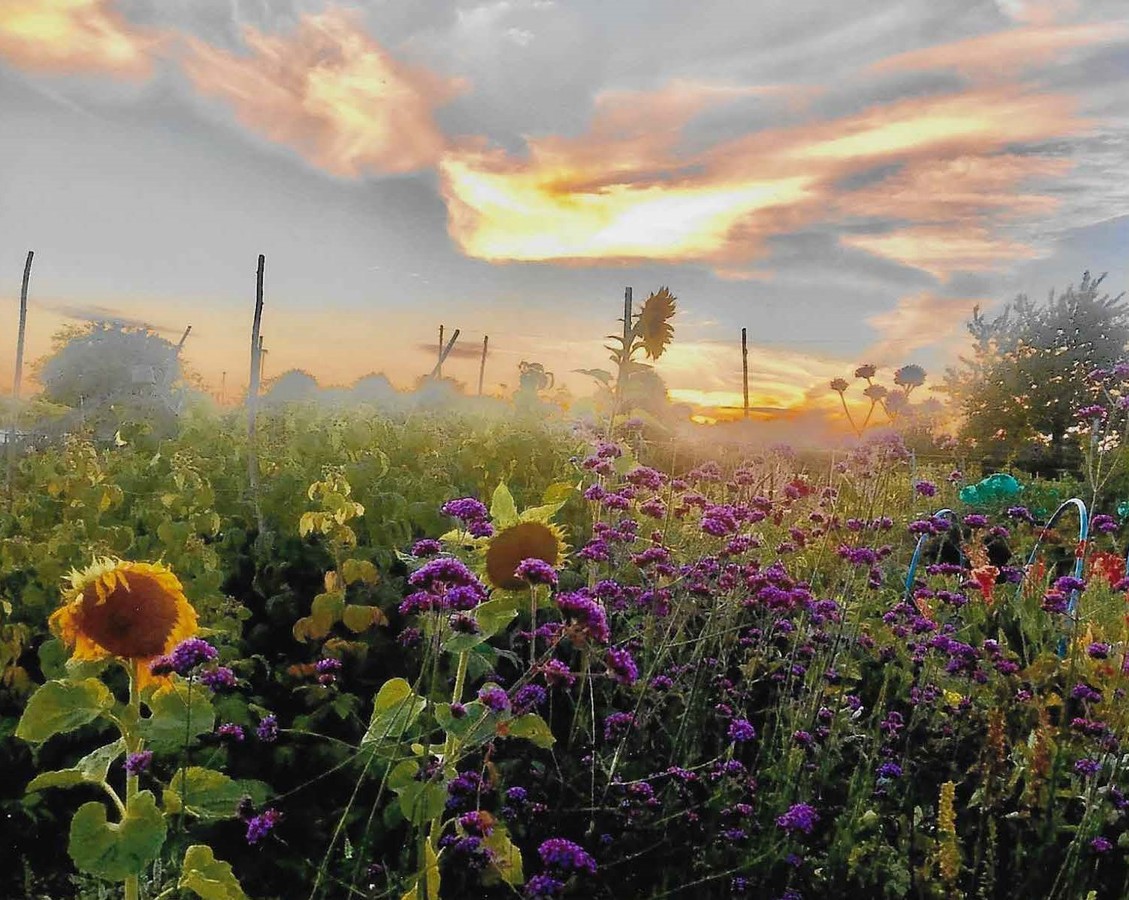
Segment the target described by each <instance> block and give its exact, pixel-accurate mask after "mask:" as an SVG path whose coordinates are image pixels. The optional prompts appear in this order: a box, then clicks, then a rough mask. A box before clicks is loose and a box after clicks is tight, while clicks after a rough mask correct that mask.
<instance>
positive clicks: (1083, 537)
mask: <svg viewBox="0 0 1129 900" xmlns="http://www.w3.org/2000/svg"><path fill="white" fill-rule="evenodd" d="M1072 506H1073V507H1075V508H1076V509H1077V510H1078V545H1077V546H1078V547H1081V548H1082V551H1083V552H1081V553H1079V552H1078V551H1077V550H1075V553H1074V577H1075V578H1079V579H1080V578H1081V577H1082V571H1083V567H1084V566H1085V563H1086V554H1085V546H1086V541H1087V540H1088V539H1089V536H1090V513H1089V510H1087V509H1086V504H1085V503H1084V502H1083V501H1081V500H1079V499H1078V498H1077V497H1071V498H1070V499H1069V500H1067V501H1065V502H1064V503H1063V504H1062V505H1061V506H1060V507H1059V508H1058V509H1056V510H1055V513H1054V515H1053V516H1051V517H1050V518H1049V519H1047V524H1046V525H1044V526H1043V528H1042V530H1041V532H1040V534H1039V537H1038V539H1037V540H1036V541H1035V546H1034V547H1032V548H1031V555H1030V556H1028V557H1027V565H1026V566H1024V567H1023V571H1024V574H1025V575H1026V573H1027V572H1029V571H1030V570H1031V566H1032V565H1033V564H1034V562H1035V557H1036V556H1038V555H1039V545H1040V544H1042V543H1043V535H1044V534H1045V533H1046V532H1047V530H1048V529H1050V528H1053V527H1054V526H1055V523H1056V522H1058V520H1059V519H1060V518H1061V517H1062V514H1063V513H1065V512H1067V511H1068V510H1069V509H1070V507H1072ZM1022 590H1023V584H1022V583H1020V585H1019V588H1018V589H1017V591H1016V595H1015V596H1016V598H1018V597H1019V595H1020V593H1021V592H1022ZM1078 596H1079V594H1078V591H1076V590H1075V591H1071V592H1070V602H1069V603H1068V604H1067V606H1066V611H1067V613H1068V614H1069V615H1070V617H1071V620H1073V617H1074V613H1075V611H1076V610H1077V609H1078ZM1058 655H1059V656H1060V657H1064V656H1066V637H1065V636H1063V638H1062V639H1061V640H1060V641H1059V643H1058Z"/></svg>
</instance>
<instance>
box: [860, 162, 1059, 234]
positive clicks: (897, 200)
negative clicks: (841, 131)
mask: <svg viewBox="0 0 1129 900" xmlns="http://www.w3.org/2000/svg"><path fill="white" fill-rule="evenodd" d="M1070 167H1071V164H1070V162H1069V161H1068V160H1065V159H1050V158H1047V157H1041V156H1020V155H1017V154H1008V153H999V154H994V155H991V156H968V155H964V156H957V157H952V158H949V159H945V158H941V159H918V160H914V161H912V162H910V163H907V164H906V165H905V166H903V167H902V168H901V169H900V170H898V171H897V172H896V173H895V174H893V175H891V176H890V177H888V178H884V179H883V180H882V181H880V182H878V183H877V184H874V185H871V186H870V187H867V188H863V189H861V190H855V191H851V192H850V193H848V194H844V195H843V197H842V198H841V199H840V203H839V206H840V208H841V209H842V210H843V211H844V212H847V213H849V214H850V215H856V216H880V217H883V218H889V219H905V220H907V221H912V220H914V219H917V220H919V221H932V222H937V221H952V220H968V219H974V218H977V217H980V216H983V215H985V214H998V215H1000V216H1002V217H1015V216H1029V215H1041V214H1044V213H1047V212H1050V211H1051V210H1052V209H1053V208H1054V207H1055V206H1056V205H1057V201H1056V200H1055V199H1054V198H1053V197H1049V196H1046V195H1042V194H1035V193H1023V192H1021V191H1020V190H1018V188H1019V186H1020V185H1021V184H1023V183H1024V182H1026V181H1028V180H1030V179H1034V178H1052V177H1055V176H1059V175H1064V174H1065V173H1066V172H1067V171H1069V170H1070Z"/></svg>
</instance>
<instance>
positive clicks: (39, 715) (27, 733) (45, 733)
mask: <svg viewBox="0 0 1129 900" xmlns="http://www.w3.org/2000/svg"><path fill="white" fill-rule="evenodd" d="M113 705H114V695H113V694H111V693H110V689H109V688H108V687H106V685H104V684H102V682H101V681H99V680H98V679H97V678H84V679H82V680H81V681H71V680H68V679H60V680H58V681H48V682H47V683H46V684H45V685H43V687H41V688H40V689H39V690H37V691H36V692H35V693H34V694H32V695H31V699H30V700H29V701H28V703H27V708H26V709H25V710H24V714H23V715H22V716H21V717H20V722H19V724H18V725H17V726H16V737H21V738H23V739H24V740H25V741H30V742H31V743H36V744H37V743H40V742H41V741H45V740H47V739H48V738H49V737H51V736H52V735H55V734H62V733H64V732H67V731H74V730H75V729H76V728H81V727H82V726H83V725H86V724H89V723H90V722H93V721H94V720H95V719H97V718H98V717H99V716H100V715H102V713H104V712H105V711H106V710H108V709H109V708H110V707H112V706H113Z"/></svg>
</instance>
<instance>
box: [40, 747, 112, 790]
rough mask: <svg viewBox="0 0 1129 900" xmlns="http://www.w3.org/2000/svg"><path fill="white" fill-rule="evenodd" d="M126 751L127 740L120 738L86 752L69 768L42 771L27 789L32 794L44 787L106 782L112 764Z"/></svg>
mask: <svg viewBox="0 0 1129 900" xmlns="http://www.w3.org/2000/svg"><path fill="white" fill-rule="evenodd" d="M124 752H125V741H123V740H122V739H121V738H118V739H117V740H116V741H114V742H113V743H112V744H107V745H106V746H105V747H99V748H98V749H97V750H93V751H91V752H90V753H88V754H86V756H84V757H83V758H82V759H80V760H79V761H78V762H76V763H75V764H74V765H73V766H71V767H70V768H69V769H58V770H56V771H54V772H41V773H40V774H38V775H36V776H35V777H34V778H33V779H32V780H31V781H30V782H28V786H27V788H26V790H27V792H28V793H29V794H30V793H33V792H35V791H41V790H43V789H44V788H53V787H74V786H75V785H79V784H104V783H105V781H106V777H107V776H108V775H109V773H110V766H111V765H113V763H114V760H115V759H117V758H118V757H119V756H121V755H122V754H123V753H124Z"/></svg>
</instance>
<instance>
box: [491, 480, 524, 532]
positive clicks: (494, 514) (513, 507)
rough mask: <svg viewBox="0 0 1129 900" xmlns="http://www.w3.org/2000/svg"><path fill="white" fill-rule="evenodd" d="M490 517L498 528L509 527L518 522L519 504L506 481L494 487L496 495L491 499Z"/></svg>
mask: <svg viewBox="0 0 1129 900" xmlns="http://www.w3.org/2000/svg"><path fill="white" fill-rule="evenodd" d="M490 518H491V519H492V520H493V522H494V525H495V527H497V528H508V527H509V526H510V525H516V524H517V521H518V517H517V504H516V503H514V495H513V494H511V493H510V489H509V488H508V487H506V485H505V482H503V483H501V484H499V485H498V486H497V487H496V488H494V496H493V498H492V499H491V501H490Z"/></svg>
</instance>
